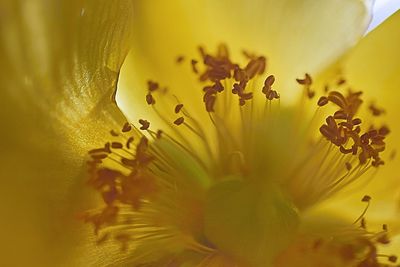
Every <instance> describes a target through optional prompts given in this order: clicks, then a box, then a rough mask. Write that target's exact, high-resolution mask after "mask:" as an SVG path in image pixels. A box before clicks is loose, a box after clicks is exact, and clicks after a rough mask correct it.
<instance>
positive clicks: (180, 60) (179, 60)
mask: <svg viewBox="0 0 400 267" xmlns="http://www.w3.org/2000/svg"><path fill="white" fill-rule="evenodd" d="M184 60H185V57H184V56H182V55H180V56H177V57H176V63H178V64H181V63H182V62H183V61H184Z"/></svg>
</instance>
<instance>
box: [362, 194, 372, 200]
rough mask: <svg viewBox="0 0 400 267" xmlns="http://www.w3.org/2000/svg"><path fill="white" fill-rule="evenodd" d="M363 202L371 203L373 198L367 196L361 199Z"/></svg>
mask: <svg viewBox="0 0 400 267" xmlns="http://www.w3.org/2000/svg"><path fill="white" fill-rule="evenodd" d="M361 201H362V202H370V201H371V197H370V196H368V195H365V196H364V197H363V198H362V199H361Z"/></svg>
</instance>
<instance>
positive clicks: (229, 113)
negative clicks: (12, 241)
mask: <svg viewBox="0 0 400 267" xmlns="http://www.w3.org/2000/svg"><path fill="white" fill-rule="evenodd" d="M199 52H200V59H192V60H190V61H189V67H190V68H191V69H192V71H193V73H194V74H195V75H196V76H197V77H198V79H199V82H200V83H199V86H200V88H202V92H203V98H202V99H199V101H202V104H203V109H202V110H199V111H197V112H196V113H191V112H189V109H187V107H186V104H185V103H184V101H181V100H180V99H179V96H177V95H174V94H172V93H170V92H169V90H167V89H165V88H164V87H163V86H161V85H159V84H158V83H157V82H155V81H152V80H149V81H148V84H147V89H148V93H147V95H146V98H145V99H144V101H146V103H147V104H148V105H149V106H151V107H152V109H153V111H154V112H155V114H156V115H157V118H159V121H160V122H161V125H163V128H162V129H154V128H153V127H152V124H153V123H152V122H150V121H148V120H146V119H145V118H143V119H140V120H139V121H138V124H131V123H126V124H125V125H124V126H123V127H122V129H121V130H120V131H111V140H110V142H108V143H106V144H105V145H104V147H102V148H97V149H93V150H92V151H90V152H89V155H90V157H91V160H90V161H89V166H90V180H89V183H90V185H92V186H93V187H94V188H95V189H96V190H97V191H99V192H100V194H101V196H102V199H103V201H104V203H105V207H104V208H101V209H99V210H94V211H90V212H88V213H87V215H86V216H85V219H86V220H87V221H89V222H91V223H93V224H94V226H95V230H96V233H98V234H102V235H101V237H100V239H99V242H104V241H106V240H107V239H108V238H109V237H110V235H113V236H114V238H115V239H117V240H119V241H120V242H122V244H123V247H126V246H127V245H128V243H132V244H133V245H132V247H133V248H132V249H134V250H135V251H139V252H133V255H137V258H135V259H134V262H135V263H138V264H139V263H141V261H143V263H148V262H153V261H154V260H155V259H157V261H159V264H161V263H165V262H164V260H165V261H167V260H168V261H170V260H171V258H172V259H173V260H174V261H175V260H176V261H177V262H178V266H180V265H179V263H180V262H187V261H193V262H197V264H199V262H200V263H201V262H202V261H205V262H206V261H207V259H209V260H212V259H215V258H218V259H221V258H224V259H225V260H226V261H231V260H233V261H237V262H238V264H239V263H240V264H242V265H243V266H247V265H250V266H265V265H266V264H270V263H271V264H272V262H273V258H274V257H275V256H276V255H277V254H279V252H280V251H282V250H285V248H287V247H288V246H289V244H290V243H291V242H293V240H295V236H296V233H297V229H298V225H299V213H301V212H302V211H303V210H306V209H307V208H309V207H311V206H313V205H315V204H316V203H318V202H320V201H321V200H324V199H326V198H329V197H330V196H332V195H333V194H334V193H336V192H338V191H339V190H341V189H343V188H344V187H346V186H347V185H349V184H350V183H352V182H354V181H356V180H358V178H359V177H361V176H365V175H364V174H365V173H367V172H368V171H369V170H370V169H371V168H377V167H379V166H380V165H382V164H383V160H382V159H381V152H383V151H384V150H385V142H384V139H385V137H386V135H387V134H388V133H389V130H388V128H387V127H386V126H382V127H378V128H377V127H375V126H373V124H372V123H371V122H366V121H362V120H361V119H360V118H359V117H357V113H358V111H359V109H360V107H361V104H362V99H361V92H353V91H350V90H349V91H348V93H347V94H343V93H341V91H342V90H343V88H344V87H345V81H344V80H343V79H340V80H339V81H338V82H337V83H335V84H334V85H333V86H331V87H333V88H332V89H330V88H331V87H329V88H328V87H325V90H324V91H323V95H322V96H321V97H320V98H319V99H318V100H317V101H315V102H316V103H315V108H314V109H315V111H314V113H312V112H310V110H312V109H311V108H310V104H309V102H310V101H313V99H314V97H315V95H316V93H317V91H316V89H315V88H314V84H313V81H312V78H311V77H310V75H308V74H306V75H305V77H304V78H302V79H297V86H300V87H302V88H303V93H304V98H302V100H301V101H300V102H299V104H298V105H297V106H294V107H287V106H284V105H282V106H281V102H280V101H281V96H280V94H279V93H278V91H276V90H275V89H274V84H275V77H274V76H273V75H271V74H269V75H265V71H266V67H267V61H266V58H265V57H263V56H256V55H254V54H251V53H248V52H244V58H245V60H246V61H245V62H244V63H237V62H233V61H232V60H231V58H230V56H229V52H228V49H227V47H226V46H225V45H220V46H219V47H218V50H217V53H216V54H215V55H212V54H210V53H207V52H206V51H205V49H203V48H200V49H199ZM176 61H177V64H178V65H182V66H183V65H184V63H185V62H186V59H185V57H183V56H179V57H178V58H177V59H176ZM182 66H179V67H182ZM192 86H193V85H192ZM200 90H201V89H200ZM328 104H329V105H328ZM325 106H327V107H325ZM375 109H377V108H375ZM374 114H375V115H380V113H379V114H376V112H374ZM324 118H325V122H323V123H318V122H319V121H321V120H323V119H324ZM288 251H290V249H289V250H288ZM135 253H137V254H135ZM290 253H291V252H290ZM143 254H146V255H151V256H149V258H147V257H145V256H143ZM171 255H172V256H171ZM216 255H218V256H216ZM221 255H222V256H221ZM149 259H151V260H149ZM228 259H229V260H228ZM204 264H206V263H204ZM210 264H211V263H210ZM161 265H162V264H161ZM200 266H202V265H200ZM205 266H207V265H205ZM218 266H220V265H218ZM221 266H223V265H221ZM227 266H228V265H227ZM278 266H281V265H278ZM282 266H283V265H282Z"/></svg>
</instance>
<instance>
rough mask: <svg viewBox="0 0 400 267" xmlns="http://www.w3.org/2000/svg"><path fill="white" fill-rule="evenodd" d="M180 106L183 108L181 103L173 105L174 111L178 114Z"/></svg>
mask: <svg viewBox="0 0 400 267" xmlns="http://www.w3.org/2000/svg"><path fill="white" fill-rule="evenodd" d="M182 108H183V104H178V105H176V106H175V113H176V114H178V113H179V112H180V111H181V109H182Z"/></svg>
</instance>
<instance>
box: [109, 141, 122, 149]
mask: <svg viewBox="0 0 400 267" xmlns="http://www.w3.org/2000/svg"><path fill="white" fill-rule="evenodd" d="M111 147H112V148H114V149H121V148H123V147H124V146H123V145H122V144H121V143H120V142H112V143H111Z"/></svg>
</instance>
